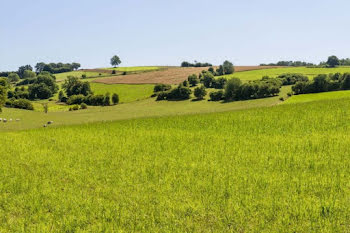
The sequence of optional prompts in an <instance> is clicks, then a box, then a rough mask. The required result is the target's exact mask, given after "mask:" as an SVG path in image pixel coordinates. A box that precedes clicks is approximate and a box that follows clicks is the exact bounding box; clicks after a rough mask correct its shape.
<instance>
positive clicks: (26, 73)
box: [22, 70, 36, 79]
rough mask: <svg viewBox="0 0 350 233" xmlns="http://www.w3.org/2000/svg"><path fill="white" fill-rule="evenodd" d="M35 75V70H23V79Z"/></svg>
mask: <svg viewBox="0 0 350 233" xmlns="http://www.w3.org/2000/svg"><path fill="white" fill-rule="evenodd" d="M35 77H36V74H35V72H33V71H31V70H25V71H24V72H23V77H22V78H23V79H27V78H35Z"/></svg>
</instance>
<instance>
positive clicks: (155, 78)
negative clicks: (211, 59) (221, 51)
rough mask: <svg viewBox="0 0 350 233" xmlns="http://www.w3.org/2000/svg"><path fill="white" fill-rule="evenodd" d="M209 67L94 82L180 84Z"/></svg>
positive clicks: (156, 72) (109, 78) (149, 73)
mask: <svg viewBox="0 0 350 233" xmlns="http://www.w3.org/2000/svg"><path fill="white" fill-rule="evenodd" d="M269 68H277V67H276V66H236V67H235V70H236V72H242V71H249V70H260V69H269ZM207 69H208V67H186V68H183V67H172V68H168V69H166V70H161V71H152V72H146V73H140V74H130V75H118V76H114V77H107V78H101V79H97V80H94V81H93V82H97V83H105V84H156V83H164V84H179V83H181V82H183V81H184V80H186V79H187V77H188V76H189V75H191V74H199V73H200V72H201V71H202V70H207Z"/></svg>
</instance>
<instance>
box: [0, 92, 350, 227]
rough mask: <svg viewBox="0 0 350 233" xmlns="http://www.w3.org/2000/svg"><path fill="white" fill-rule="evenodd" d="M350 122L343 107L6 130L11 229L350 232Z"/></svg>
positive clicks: (344, 102) (3, 197) (2, 152)
mask: <svg viewBox="0 0 350 233" xmlns="http://www.w3.org/2000/svg"><path fill="white" fill-rule="evenodd" d="M121 106H123V105H121ZM223 106H225V105H223ZM5 114H6V112H5ZM75 114H79V113H78V112H76V113H75ZM72 119H73V117H72ZM349 122H350V101H349V99H339V100H323V101H316V102H310V103H299V104H293V105H287V104H286V105H278V106H274V107H269V108H266V107H263V108H254V109H247V110H241V111H234V112H226V113H211V114H198V115H197V114H196V115H188V116H172V117H156V118H141V119H134V120H122V121H116V122H102V123H94V124H83V125H77V126H64V127H56V128H55V127H54V128H41V129H35V130H29V131H17V132H7V133H6V132H5V133H1V134H0V140H1V147H0V156H1V161H2V162H1V163H0V190H1V191H0V206H1V208H0V231H1V232H48V231H50V232H347V231H348V229H349V227H350V225H349V223H350V215H349V209H350V202H349V195H350V186H349V176H350V169H349V166H350V159H349V158H350V157H349V155H350V147H349V143H350V138H349V136H348V132H349V126H350V123H349Z"/></svg>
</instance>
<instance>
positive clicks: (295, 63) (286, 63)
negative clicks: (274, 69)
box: [260, 61, 315, 67]
mask: <svg viewBox="0 0 350 233" xmlns="http://www.w3.org/2000/svg"><path fill="white" fill-rule="evenodd" d="M260 66H294V67H297V66H315V64H313V63H310V62H304V61H279V62H277V63H269V64H260Z"/></svg>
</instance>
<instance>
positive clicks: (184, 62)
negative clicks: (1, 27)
mask: <svg viewBox="0 0 350 233" xmlns="http://www.w3.org/2000/svg"><path fill="white" fill-rule="evenodd" d="M208 66H213V65H212V64H210V63H208V62H204V63H202V62H197V61H195V62H194V63H191V62H188V61H183V62H182V63H181V67H208Z"/></svg>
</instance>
